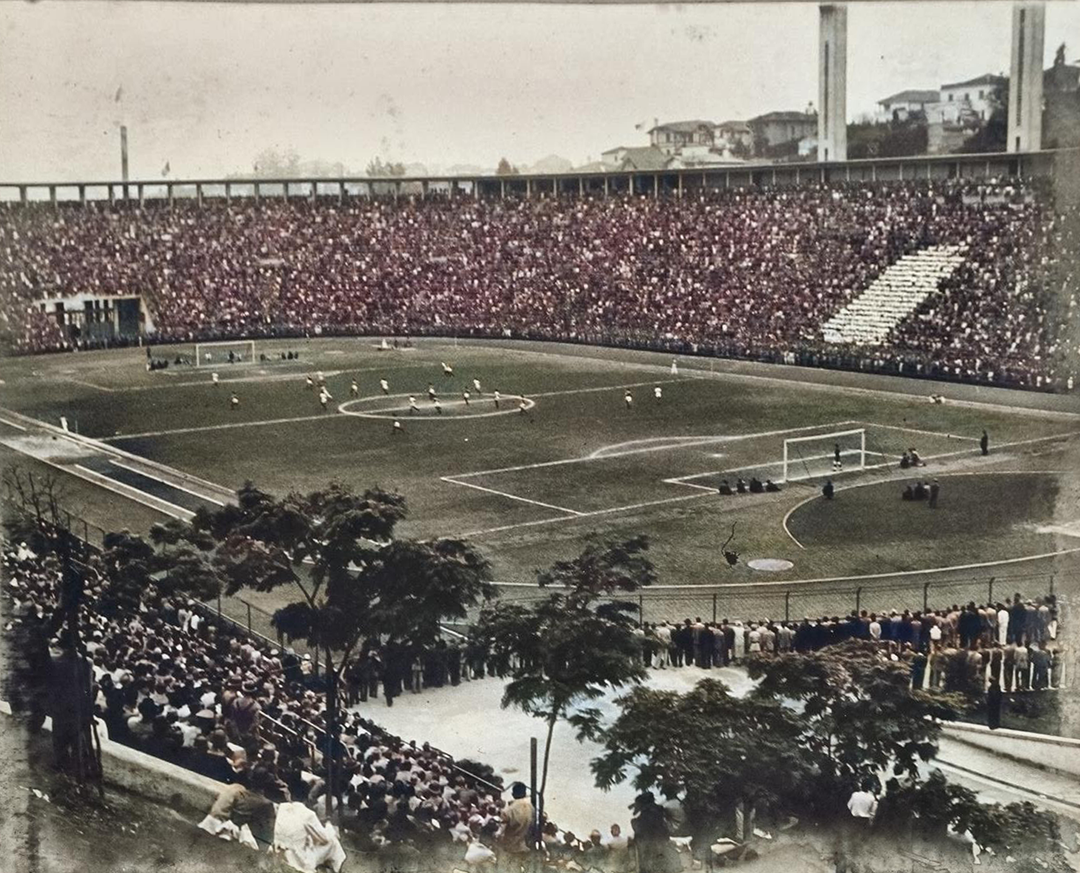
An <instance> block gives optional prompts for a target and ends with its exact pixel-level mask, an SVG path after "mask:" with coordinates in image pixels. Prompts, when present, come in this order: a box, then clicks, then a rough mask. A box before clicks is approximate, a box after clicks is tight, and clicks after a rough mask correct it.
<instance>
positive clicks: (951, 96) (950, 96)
mask: <svg viewBox="0 0 1080 873" xmlns="http://www.w3.org/2000/svg"><path fill="white" fill-rule="evenodd" d="M952 99H953V95H952V94H950V95H949V102H950V103H952Z"/></svg>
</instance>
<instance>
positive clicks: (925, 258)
mask: <svg viewBox="0 0 1080 873" xmlns="http://www.w3.org/2000/svg"><path fill="white" fill-rule="evenodd" d="M963 261H964V248H963V246H930V247H929V248H925V249H921V250H919V251H917V252H915V253H914V254H910V255H904V257H902V258H900V260H898V261H897V262H896V263H894V264H891V265H890V266H889V267H887V268H886V269H885V272H883V273H882V274H881V275H880V276H878V277H877V278H876V279H875V280H874V281H873V282H871V283H870V287H869V288H867V289H866V290H865V291H864V292H863V293H862V294H860V295H859V296H858V297H856V298H855V299H854V300H852V301H851V302H850V303H849V304H848V305H847V306H845V307H844V308H843V309H841V310H840V311H839V312H838V313H836V315H834V316H833V317H832V318H830V319H829V320H828V321H827V322H825V326H824V328H823V332H824V335H825V341H826V342H830V343H854V344H855V345H878V344H880V343H882V342H884V341H885V339H886V337H888V335H889V332H890V331H891V330H892V329H893V328H895V327H896V326H897V325H898V324H900V322H901V321H903V320H904V319H905V318H907V317H908V316H909V315H911V314H912V313H913V312H914V311H915V310H916V309H918V308H919V306H920V304H922V302H923V301H924V300H926V298H927V297H929V296H930V295H931V294H933V293H934V292H935V291H936V290H937V289H938V285H939V284H940V283H941V281H942V280H943V279H946V278H948V277H949V276H951V275H952V274H953V272H954V271H955V270H956V268H957V267H959V266H960V264H961V263H963Z"/></svg>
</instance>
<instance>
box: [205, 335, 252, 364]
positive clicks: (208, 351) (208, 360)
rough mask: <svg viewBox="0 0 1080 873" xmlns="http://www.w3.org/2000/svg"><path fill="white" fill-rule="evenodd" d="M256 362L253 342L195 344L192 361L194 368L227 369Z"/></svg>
mask: <svg viewBox="0 0 1080 873" xmlns="http://www.w3.org/2000/svg"><path fill="white" fill-rule="evenodd" d="M257 362H258V356H257V353H256V349H255V340H234V341H232V342H213V343H195V349H194V352H193V360H192V363H193V364H194V365H195V366H196V367H227V366H230V365H232V366H236V365H238V364H254V363H257Z"/></svg>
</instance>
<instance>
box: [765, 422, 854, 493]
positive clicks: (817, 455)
mask: <svg viewBox="0 0 1080 873" xmlns="http://www.w3.org/2000/svg"><path fill="white" fill-rule="evenodd" d="M856 438H857V439H856ZM856 445H857V446H858V447H857V448H856ZM802 446H810V448H809V450H808V453H805V452H803V451H802V449H801V447H802ZM837 446H839V447H840V459H841V461H842V463H843V464H844V469H849V470H850V469H856V470H865V469H866V428H864V427H860V428H855V429H853V430H838V431H833V432H832V433H818V434H814V435H813V436H802V437H789V438H788V439H785V440H784V469H783V472H782V473H781V481H782V482H790V481H792V480H793V479H811V478H813V477H815V476H827V475H829V473H830V472H839V471H836V470H835V469H834V467H833V461H834V460H835V459H836V447H837ZM845 446H846V447H845ZM852 456H856V457H857V461H855V460H851V462H850V463H849V459H852ZM823 462H824V463H823Z"/></svg>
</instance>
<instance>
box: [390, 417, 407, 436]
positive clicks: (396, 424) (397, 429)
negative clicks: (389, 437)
mask: <svg viewBox="0 0 1080 873" xmlns="http://www.w3.org/2000/svg"><path fill="white" fill-rule="evenodd" d="M404 430H405V428H403V427H402V426H401V422H400V421H398V420H397V419H396V418H395V419H394V426H393V433H394V436H397V435H398V434H400V433H403V432H404Z"/></svg>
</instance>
